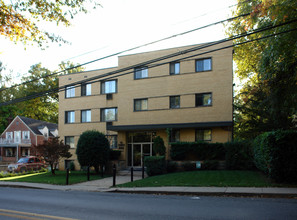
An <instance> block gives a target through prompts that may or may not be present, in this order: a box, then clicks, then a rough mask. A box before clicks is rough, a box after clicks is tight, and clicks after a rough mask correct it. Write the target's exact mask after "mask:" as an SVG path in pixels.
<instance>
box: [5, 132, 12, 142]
mask: <svg viewBox="0 0 297 220" xmlns="http://www.w3.org/2000/svg"><path fill="white" fill-rule="evenodd" d="M12 134H13V133H12V132H6V140H12Z"/></svg>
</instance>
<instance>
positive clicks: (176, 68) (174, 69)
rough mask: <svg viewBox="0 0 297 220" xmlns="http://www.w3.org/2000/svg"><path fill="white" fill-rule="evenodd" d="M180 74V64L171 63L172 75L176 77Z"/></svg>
mask: <svg viewBox="0 0 297 220" xmlns="http://www.w3.org/2000/svg"><path fill="white" fill-rule="evenodd" d="M179 73H180V63H179V62H172V63H170V75H176V74H179Z"/></svg>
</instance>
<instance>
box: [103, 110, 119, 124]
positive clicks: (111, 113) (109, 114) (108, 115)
mask: <svg viewBox="0 0 297 220" xmlns="http://www.w3.org/2000/svg"><path fill="white" fill-rule="evenodd" d="M116 120H117V108H105V109H101V121H116Z"/></svg>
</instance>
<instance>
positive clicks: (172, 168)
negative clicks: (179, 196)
mask: <svg viewBox="0 0 297 220" xmlns="http://www.w3.org/2000/svg"><path fill="white" fill-rule="evenodd" d="M166 170H167V173H174V172H176V171H177V163H176V162H174V161H167V166H166Z"/></svg>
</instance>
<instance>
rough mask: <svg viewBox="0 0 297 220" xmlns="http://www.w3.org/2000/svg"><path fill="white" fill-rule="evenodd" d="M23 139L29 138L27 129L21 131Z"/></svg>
mask: <svg viewBox="0 0 297 220" xmlns="http://www.w3.org/2000/svg"><path fill="white" fill-rule="evenodd" d="M23 139H25V140H29V139H30V132H29V131H23Z"/></svg>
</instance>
